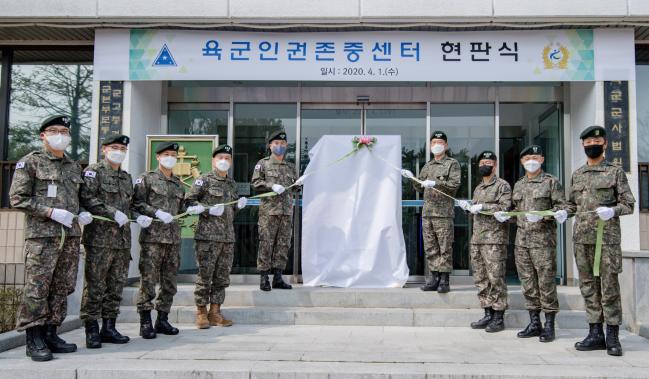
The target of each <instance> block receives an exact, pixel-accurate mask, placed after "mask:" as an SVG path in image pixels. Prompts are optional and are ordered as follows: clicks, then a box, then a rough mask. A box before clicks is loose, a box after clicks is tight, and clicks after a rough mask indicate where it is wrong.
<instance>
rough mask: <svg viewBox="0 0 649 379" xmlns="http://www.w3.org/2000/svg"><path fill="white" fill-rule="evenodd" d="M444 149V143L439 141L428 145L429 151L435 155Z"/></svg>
mask: <svg viewBox="0 0 649 379" xmlns="http://www.w3.org/2000/svg"><path fill="white" fill-rule="evenodd" d="M444 150H445V148H444V145H442V144H441V143H436V144H434V145H433V146H431V147H430V152H431V153H433V154H435V155H439V154H441V153H443V152H444Z"/></svg>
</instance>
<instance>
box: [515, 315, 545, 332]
mask: <svg viewBox="0 0 649 379" xmlns="http://www.w3.org/2000/svg"><path fill="white" fill-rule="evenodd" d="M529 312H530V323H529V324H527V326H526V327H525V329H523V330H521V331H520V332H518V334H516V336H517V337H518V338H530V337H538V336H540V335H541V332H542V331H543V327H542V325H541V318H540V317H539V315H540V314H541V311H536V310H531V311H529Z"/></svg>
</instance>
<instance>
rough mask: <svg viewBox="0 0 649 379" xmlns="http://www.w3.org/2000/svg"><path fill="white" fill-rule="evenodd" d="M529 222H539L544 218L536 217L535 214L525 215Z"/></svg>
mask: <svg viewBox="0 0 649 379" xmlns="http://www.w3.org/2000/svg"><path fill="white" fill-rule="evenodd" d="M525 219H526V220H527V222H539V221H541V220H543V216H539V215H535V214H534V213H525Z"/></svg>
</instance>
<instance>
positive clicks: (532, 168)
mask: <svg viewBox="0 0 649 379" xmlns="http://www.w3.org/2000/svg"><path fill="white" fill-rule="evenodd" d="M523 168H525V171H527V172H529V173H534V172H537V171H538V170H539V169H540V168H541V162H539V161H535V160H531V161H527V162H525V163H523Z"/></svg>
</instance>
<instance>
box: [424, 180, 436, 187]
mask: <svg viewBox="0 0 649 379" xmlns="http://www.w3.org/2000/svg"><path fill="white" fill-rule="evenodd" d="M421 185H422V186H424V188H433V187H435V181H434V180H424V182H423V183H421Z"/></svg>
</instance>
